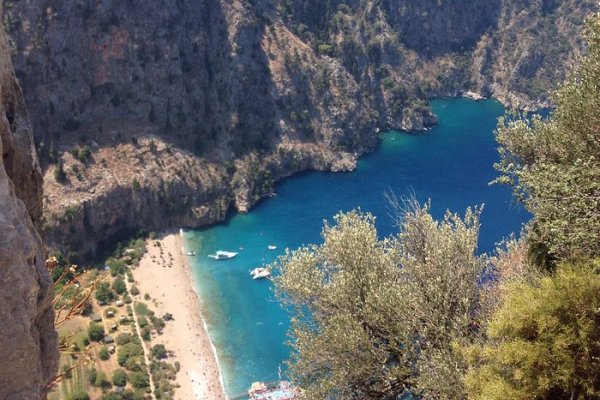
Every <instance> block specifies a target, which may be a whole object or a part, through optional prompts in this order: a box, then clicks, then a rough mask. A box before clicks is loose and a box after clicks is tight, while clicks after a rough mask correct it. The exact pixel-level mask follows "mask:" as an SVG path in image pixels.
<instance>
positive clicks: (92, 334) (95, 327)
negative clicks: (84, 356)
mask: <svg viewBox="0 0 600 400" xmlns="http://www.w3.org/2000/svg"><path fill="white" fill-rule="evenodd" d="M87 333H88V337H89V338H90V340H93V341H95V342H99V341H101V340H102V339H104V327H103V326H102V325H101V324H97V323H95V322H93V321H92V322H90V326H89V327H88V331H87Z"/></svg>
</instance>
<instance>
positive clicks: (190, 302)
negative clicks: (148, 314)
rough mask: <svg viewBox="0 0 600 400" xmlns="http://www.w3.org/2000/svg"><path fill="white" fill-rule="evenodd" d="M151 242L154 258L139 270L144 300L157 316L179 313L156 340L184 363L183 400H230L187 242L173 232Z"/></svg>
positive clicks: (179, 378)
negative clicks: (147, 298) (195, 283)
mask: <svg viewBox="0 0 600 400" xmlns="http://www.w3.org/2000/svg"><path fill="white" fill-rule="evenodd" d="M155 242H156V240H151V241H149V242H148V253H146V255H145V256H144V257H143V259H142V260H141V262H140V266H139V267H138V268H136V269H135V270H133V275H134V278H135V281H136V283H135V284H136V285H137V287H138V288H139V290H140V296H139V297H140V298H141V297H143V296H144V294H145V293H148V294H149V295H150V296H151V300H150V301H147V303H148V305H149V306H150V308H152V309H153V310H155V311H156V313H157V315H160V316H162V315H164V314H165V313H167V312H168V313H171V314H173V318H174V320H173V321H170V322H167V325H166V327H165V329H164V331H163V334H162V335H160V336H157V337H153V339H152V345H155V344H158V343H163V344H164V345H165V347H166V348H167V350H169V351H172V352H174V353H175V356H174V357H171V359H170V362H175V361H178V362H179V363H180V365H181V370H180V371H179V373H178V374H177V383H178V384H179V385H180V387H179V388H178V389H177V390H176V392H175V399H177V400H190V399H197V400H200V399H201V400H221V399H223V400H225V399H226V396H225V394H224V391H223V386H222V382H221V375H220V373H219V368H218V363H217V360H216V357H215V355H214V352H213V348H212V345H211V342H210V339H209V337H208V333H207V331H206V328H205V325H204V321H203V320H202V308H201V305H200V301H199V299H198V297H197V294H196V292H195V290H194V287H193V280H192V276H191V269H190V266H189V264H188V261H187V256H186V255H185V254H184V253H183V239H182V237H181V236H180V235H179V233H172V234H168V235H166V236H163V237H161V238H159V239H158V242H159V243H160V246H156V245H155Z"/></svg>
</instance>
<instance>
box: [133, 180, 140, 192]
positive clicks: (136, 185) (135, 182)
mask: <svg viewBox="0 0 600 400" xmlns="http://www.w3.org/2000/svg"><path fill="white" fill-rule="evenodd" d="M132 187H133V190H135V191H136V192H137V191H139V190H140V189H141V188H142V186H141V185H140V181H138V180H137V179H136V178H133V183H132Z"/></svg>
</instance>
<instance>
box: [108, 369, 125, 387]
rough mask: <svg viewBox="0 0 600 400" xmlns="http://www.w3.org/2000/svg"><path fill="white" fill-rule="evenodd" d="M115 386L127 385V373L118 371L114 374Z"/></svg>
mask: <svg viewBox="0 0 600 400" xmlns="http://www.w3.org/2000/svg"><path fill="white" fill-rule="evenodd" d="M112 381H113V385H115V386H119V387H124V386H125V385H127V373H126V372H125V371H123V370H122V369H118V370H116V371H115V372H114V373H113V379H112Z"/></svg>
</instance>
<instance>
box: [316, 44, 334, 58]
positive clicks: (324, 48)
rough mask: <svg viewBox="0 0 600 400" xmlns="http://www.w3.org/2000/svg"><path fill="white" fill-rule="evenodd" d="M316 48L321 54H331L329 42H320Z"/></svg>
mask: <svg viewBox="0 0 600 400" xmlns="http://www.w3.org/2000/svg"><path fill="white" fill-rule="evenodd" d="M317 50H318V51H319V54H322V55H326V56H332V55H333V46H332V45H330V44H329V43H323V44H320V45H319V46H318V47H317Z"/></svg>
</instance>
